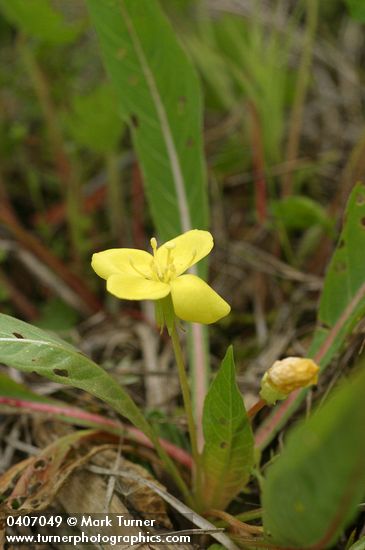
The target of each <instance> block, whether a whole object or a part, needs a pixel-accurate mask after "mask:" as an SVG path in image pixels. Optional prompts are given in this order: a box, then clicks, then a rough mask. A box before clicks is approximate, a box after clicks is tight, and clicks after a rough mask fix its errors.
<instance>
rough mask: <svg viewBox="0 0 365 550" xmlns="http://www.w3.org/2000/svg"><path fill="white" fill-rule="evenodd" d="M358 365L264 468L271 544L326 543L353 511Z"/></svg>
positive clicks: (363, 380)
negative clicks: (265, 469) (351, 375)
mask: <svg viewBox="0 0 365 550" xmlns="http://www.w3.org/2000/svg"><path fill="white" fill-rule="evenodd" d="M364 366H365V365H364V361H362V364H361V365H360V368H359V369H358V371H357V373H356V375H355V376H353V378H352V379H351V381H346V382H345V383H343V384H342V385H341V386H340V387H339V388H337V389H336V390H335V391H334V392H333V395H332V396H331V397H330V398H329V399H328V401H327V402H326V403H325V404H324V405H323V406H322V407H321V408H319V409H318V410H317V411H316V412H315V413H314V414H313V415H312V416H311V417H310V419H309V420H307V421H303V422H302V423H301V424H300V425H299V426H297V427H296V428H294V429H293V430H292V431H291V433H290V434H289V436H288V440H287V443H286V445H285V446H284V450H283V451H282V453H281V454H280V456H279V457H278V458H277V460H276V461H275V462H274V464H273V465H272V466H270V467H269V468H268V469H267V476H266V480H265V482H264V486H263V499H262V502H263V510H264V516H263V519H264V527H265V530H266V533H267V534H269V535H270V536H271V538H272V541H273V542H274V544H277V545H280V546H286V547H287V546H289V547H290V548H293V547H294V548H309V547H310V548H313V549H314V548H318V549H320V548H332V545H333V544H334V542H335V541H336V540H337V538H338V537H339V535H340V534H341V533H342V531H343V529H344V528H345V527H346V526H347V525H348V524H349V522H350V521H351V520H352V519H353V518H354V516H355V514H356V511H358V505H359V504H360V502H361V499H362V498H363V496H364V491H365V438H364V426H365V407H364V393H365V370H364Z"/></svg>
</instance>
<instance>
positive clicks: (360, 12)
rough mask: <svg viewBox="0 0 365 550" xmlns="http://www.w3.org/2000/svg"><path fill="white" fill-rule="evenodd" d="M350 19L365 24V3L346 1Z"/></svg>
mask: <svg viewBox="0 0 365 550" xmlns="http://www.w3.org/2000/svg"><path fill="white" fill-rule="evenodd" d="M346 4H347V7H348V9H349V12H350V15H351V17H353V18H354V19H356V20H357V21H360V23H365V3H364V0H346Z"/></svg>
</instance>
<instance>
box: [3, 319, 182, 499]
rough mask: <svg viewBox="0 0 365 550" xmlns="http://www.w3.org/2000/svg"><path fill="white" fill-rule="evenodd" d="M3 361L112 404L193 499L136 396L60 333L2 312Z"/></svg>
mask: <svg viewBox="0 0 365 550" xmlns="http://www.w3.org/2000/svg"><path fill="white" fill-rule="evenodd" d="M0 363H4V364H5V365H8V366H11V367H14V368H16V369H19V370H21V371H24V372H35V373H36V374H39V375H41V376H45V377H46V378H49V379H50V380H52V381H54V382H58V383H60V384H66V385H69V386H73V387H75V388H80V389H81V390H84V391H86V392H89V393H91V394H92V395H95V397H98V398H99V399H101V400H102V401H104V402H105V403H108V405H110V406H111V407H112V408H113V409H114V410H115V411H117V412H118V413H119V414H121V415H122V416H124V417H125V418H127V419H128V420H129V421H130V422H131V423H132V424H134V426H136V427H137V428H139V429H140V430H141V431H142V432H144V434H145V435H146V436H147V437H148V438H149V439H150V440H151V441H152V443H153V444H154V446H155V447H156V450H157V452H158V454H159V456H160V458H161V459H162V460H163V462H164V465H165V466H166V468H167V469H168V471H169V473H170V474H171V475H172V476H173V478H174V480H175V482H176V483H177V485H178V487H179V488H180V490H181V491H182V493H183V494H184V496H185V498H186V499H187V500H189V498H190V495H189V492H188V489H187V486H186V484H185V482H184V481H183V480H182V478H181V476H180V474H179V472H178V470H177V468H176V466H175V464H174V463H173V462H172V460H171V459H170V458H169V456H168V455H167V454H166V452H165V451H164V449H163V448H162V447H161V444H160V442H159V440H158V438H157V435H156V433H155V431H154V429H153V428H152V427H151V426H150V424H149V423H148V422H147V420H146V419H145V417H144V416H143V414H142V412H141V411H140V409H139V408H138V407H137V405H136V404H135V403H134V401H133V399H132V398H131V397H130V396H129V395H128V393H127V392H126V391H125V390H124V389H123V388H122V387H121V386H120V385H119V383H118V382H117V381H116V380H114V379H113V378H112V377H111V376H110V375H109V374H107V373H106V372H105V371H104V370H103V369H102V368H100V367H99V366H98V365H96V364H95V363H94V362H93V361H91V359H89V358H88V357H87V356H86V355H84V354H83V353H81V352H80V351H78V350H77V349H75V348H74V347H73V346H71V345H70V344H68V343H66V342H64V341H63V340H61V339H60V338H58V337H57V336H53V335H51V334H48V333H46V332H44V331H43V330H41V329H39V328H36V327H33V326H32V325H28V323H24V322H23V321H19V320H18V319H14V318H13V317H9V316H8V315H3V314H1V313H0Z"/></svg>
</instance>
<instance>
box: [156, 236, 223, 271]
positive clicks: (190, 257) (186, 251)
mask: <svg viewBox="0 0 365 550" xmlns="http://www.w3.org/2000/svg"><path fill="white" fill-rule="evenodd" d="M213 245H214V242H213V237H212V235H211V234H210V233H209V231H202V230H200V229H192V230H191V231H187V232H186V233H183V234H182V235H179V236H178V237H176V238H175V239H171V241H167V242H166V243H164V244H163V245H161V246H160V247H159V248H158V249H157V253H156V258H157V261H158V263H159V265H160V266H162V267H164V266H165V265H166V262H167V251H168V249H169V248H170V249H171V248H173V249H172V251H171V256H172V258H173V262H174V266H175V268H176V275H180V274H181V273H184V271H186V270H187V269H189V267H191V266H192V265H194V264H196V263H197V262H199V260H201V259H202V258H204V257H205V256H207V254H209V252H210V251H211V250H212V248H213Z"/></svg>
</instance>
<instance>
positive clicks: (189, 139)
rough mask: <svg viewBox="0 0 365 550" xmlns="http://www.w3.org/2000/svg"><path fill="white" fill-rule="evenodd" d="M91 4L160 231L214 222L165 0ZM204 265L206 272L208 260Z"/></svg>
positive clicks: (197, 117)
mask: <svg viewBox="0 0 365 550" xmlns="http://www.w3.org/2000/svg"><path fill="white" fill-rule="evenodd" d="M87 5H88V7H89V11H90V14H91V19H92V22H93V24H94V26H95V28H96V31H97V33H98V36H99V40H100V45H101V49H102V52H103V56H104V61H105V65H106V68H107V70H108V72H109V75H110V78H111V81H112V83H113V84H114V87H115V89H116V93H117V95H118V98H119V107H120V112H121V115H122V116H123V117H124V119H125V121H126V122H127V123H128V124H129V126H130V128H131V131H132V138H133V143H134V147H135V150H136V153H137V156H138V160H139V164H140V166H141V168H142V172H143V179H144V185H145V189H146V194H147V198H148V203H149V207H150V211H151V214H152V218H153V221H154V224H155V227H156V229H157V233H158V235H159V237H160V238H161V239H162V240H163V241H166V240H169V239H171V238H173V237H176V235H178V234H180V233H182V232H184V231H188V230H189V229H205V228H207V227H208V200H207V191H206V172H205V165H204V161H203V140H202V135H203V126H202V118H203V116H202V114H203V109H202V94H201V89H200V83H199V80H198V77H197V75H196V73H195V70H194V67H193V65H192V63H191V62H190V60H189V58H188V57H187V55H186V54H185V52H184V50H183V49H182V47H181V45H180V43H179V41H178V39H177V37H176V35H175V33H174V31H173V29H172V28H171V25H170V24H169V21H168V19H167V18H166V16H165V15H164V13H163V12H162V10H161V8H160V5H159V3H158V2H157V0H138V1H137V2H136V0H103V1H102V2H100V0H87ZM197 270H198V273H199V275H200V276H203V277H204V276H205V275H206V272H207V263H206V262H201V263H200V264H199V266H198V268H197ZM189 333H190V336H191V339H190V342H191V346H190V348H191V353H190V356H191V358H192V381H193V400H194V405H195V409H196V411H195V413H196V418H197V425H198V431H199V427H200V426H201V413H202V411H201V404H202V403H203V400H204V396H205V394H206V384H207V370H208V365H207V353H206V348H207V345H206V343H207V331H206V329H205V328H204V327H202V326H201V325H195V326H194V327H193V328H192V329H189ZM200 435H201V434H199V436H200ZM199 439H201V438H199Z"/></svg>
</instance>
